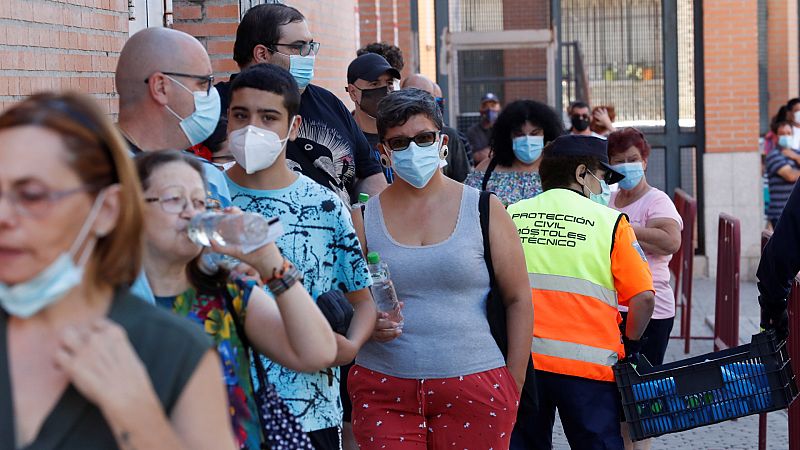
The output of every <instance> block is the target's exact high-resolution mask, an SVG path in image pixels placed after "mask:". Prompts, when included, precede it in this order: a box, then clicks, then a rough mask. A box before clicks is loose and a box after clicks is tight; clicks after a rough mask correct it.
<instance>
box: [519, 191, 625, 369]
mask: <svg viewBox="0 0 800 450" xmlns="http://www.w3.org/2000/svg"><path fill="white" fill-rule="evenodd" d="M508 212H509V214H511V217H512V220H513V221H514V223H515V224H516V226H517V232H518V233H519V237H520V240H521V241H522V248H523V250H524V252H525V261H526V264H527V268H528V278H529V281H530V285H531V296H532V301H533V308H534V325H533V342H532V344H531V353H532V354H533V365H534V367H535V368H536V369H537V370H544V371H547V372H553V373H559V374H564V375H572V376H576V377H582V378H589V379H593V380H602V381H614V374H613V372H612V369H611V366H613V365H614V364H615V363H616V362H617V361H618V360H619V359H621V358H623V357H624V353H625V350H624V347H623V345H622V339H621V333H620V330H619V323H620V322H621V320H622V319H621V317H620V315H619V312H618V310H617V292H616V289H615V287H614V277H613V274H612V272H611V250H612V246H613V244H614V233H615V230H616V226H617V223H618V222H619V220H620V218H621V217H622V216H623V214H621V213H620V212H619V211H615V210H613V209H611V208H608V207H605V206H603V205H600V204H598V203H595V202H593V201H591V200H589V199H587V198H586V197H584V196H582V195H580V194H578V193H577V192H574V191H571V190H568V189H551V190H548V191H546V192H544V193H542V194H540V195H538V196H536V197H534V198H531V199H527V200H522V201H520V202H518V203H515V204H514V205H511V206H509V207H508Z"/></svg>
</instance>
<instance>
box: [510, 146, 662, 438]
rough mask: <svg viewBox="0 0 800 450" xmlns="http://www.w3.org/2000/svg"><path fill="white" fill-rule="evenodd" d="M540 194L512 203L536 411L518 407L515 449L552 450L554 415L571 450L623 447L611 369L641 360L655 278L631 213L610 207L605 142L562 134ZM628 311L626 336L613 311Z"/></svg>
mask: <svg viewBox="0 0 800 450" xmlns="http://www.w3.org/2000/svg"><path fill="white" fill-rule="evenodd" d="M540 173H541V176H542V188H543V190H544V192H543V193H542V194H540V195H538V196H536V197H534V198H531V199H527V200H522V201H520V202H518V203H515V204H513V205H511V206H509V207H508V212H509V214H511V218H512V220H513V221H514V223H515V224H516V226H517V232H518V234H519V237H520V240H521V241H522V248H523V250H524V252H525V261H526V265H527V269H528V279H529V281H530V286H531V295H532V298H533V306H534V310H535V311H536V314H535V317H534V328H533V329H534V332H533V343H532V346H531V352H532V354H533V365H534V368H535V369H536V388H537V390H538V393H537V394H538V398H539V409H538V411H522V410H521V411H520V412H519V415H518V418H517V426H516V427H515V429H514V434H513V435H512V438H511V449H549V448H551V447H552V429H553V422H554V420H555V411H556V409H558V412H559V417H561V422H562V424H563V425H564V431H565V433H566V435H567V439H568V440H569V443H570V446H571V447H572V448H580V449H611V448H613V449H622V448H623V442H622V436H621V434H620V424H619V421H620V414H619V410H620V399H619V393H618V392H617V388H616V385H615V384H614V374H613V372H612V366H613V365H614V364H615V363H617V362H618V361H620V360H621V359H623V358H625V357H626V355H627V356H628V357H631V356H633V355H635V354H638V352H639V349H640V347H641V344H640V343H639V338H640V337H641V335H642V333H643V332H644V330H645V328H646V327H647V323H648V322H649V320H650V316H651V314H652V313H653V305H654V291H653V279H652V276H651V274H650V269H649V268H648V266H647V260H646V258H645V256H644V252H643V251H642V249H641V247H640V246H639V243H638V242H637V241H636V236H635V235H634V232H633V228H632V227H631V225H630V224H629V223H628V219H627V216H625V214H622V213H620V212H619V211H614V210H613V209H611V208H609V207H608V206H607V205H608V199H609V197H610V195H611V192H610V189H609V187H608V184H613V183H616V182H618V181H620V180H621V179H622V178H623V177H622V175H620V174H619V173H617V172H615V171H614V170H612V169H611V168H610V167H609V165H608V154H607V151H606V141H605V140H602V139H599V138H595V137H591V136H578V135H569V136H561V137H559V138H557V139H556V140H554V141H553V142H552V143H550V144H549V145H548V146H547V147H546V148H545V149H544V156H543V157H542V163H541V167H540ZM619 305H623V306H627V307H628V308H629V312H628V322H627V326H626V330H625V334H624V335H621V334H620V329H619V323H620V322H621V317H620V314H619V311H618V310H617V307H618V306H619Z"/></svg>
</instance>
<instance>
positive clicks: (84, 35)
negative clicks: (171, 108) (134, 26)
mask: <svg viewBox="0 0 800 450" xmlns="http://www.w3.org/2000/svg"><path fill="white" fill-rule="evenodd" d="M0 20H2V22H0V23H2V24H0V109H5V108H6V107H8V106H10V105H12V104H13V103H15V102H17V101H19V100H21V99H23V98H24V97H26V96H28V95H30V94H33V93H35V92H39V91H44V90H56V91H60V90H77V91H82V92H88V93H91V94H92V95H94V96H95V97H96V98H97V99H98V102H99V103H100V105H101V106H102V107H103V108H104V110H105V111H106V112H108V113H111V114H116V113H117V111H118V105H117V101H116V97H115V94H114V92H115V89H114V70H115V69H116V65H117V57H118V56H119V51H120V50H121V49H122V46H123V44H124V43H125V39H127V37H128V3H127V1H126V0H77V1H76V0H72V1H66V0H64V1H56V0H0Z"/></svg>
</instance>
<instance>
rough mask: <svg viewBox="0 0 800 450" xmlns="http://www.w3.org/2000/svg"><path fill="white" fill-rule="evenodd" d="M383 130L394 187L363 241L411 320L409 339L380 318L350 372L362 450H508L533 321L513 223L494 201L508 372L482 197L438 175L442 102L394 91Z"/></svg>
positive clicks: (367, 220) (371, 207)
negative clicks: (490, 314) (397, 449)
mask: <svg viewBox="0 0 800 450" xmlns="http://www.w3.org/2000/svg"><path fill="white" fill-rule="evenodd" d="M377 125H378V134H379V137H380V141H381V143H380V149H381V163H382V164H383V165H384V166H387V167H391V168H392V169H393V170H394V173H395V175H396V177H395V181H394V183H393V184H392V185H391V186H389V187H388V188H387V189H386V190H384V191H383V192H382V193H381V194H380V195H379V196H377V197H373V198H372V199H370V201H369V202H368V203H367V207H366V211H365V217H364V227H365V235H366V242H367V246H368V250H369V251H371V252H372V251H374V252H378V253H379V254H380V257H381V260H382V261H384V262H385V263H386V264H387V265H388V268H389V272H390V273H391V278H392V281H393V283H394V286H395V288H396V291H397V297H398V298H399V299H400V300H401V301H403V302H404V309H403V315H404V317H405V321H404V324H403V328H402V330H400V329H399V326H398V325H399V324H397V323H394V322H392V321H390V320H389V319H388V316H387V315H386V314H382V315H381V317H380V318H379V319H378V324H377V327H376V331H375V333H374V335H373V340H372V341H371V342H368V343H367V344H366V345H365V346H364V347H363V348H362V349H361V351H360V352H359V353H358V356H357V358H356V365H355V366H354V367H353V368H352V369H351V371H350V378H349V382H348V388H349V391H350V395H351V399H352V400H353V405H354V407H353V414H352V417H353V422H352V423H353V431H354V434H355V436H356V441H358V443H359V444H360V445H362V446H365V447H367V446H368V447H370V448H378V447H380V446H381V445H385V446H392V445H397V443H398V442H413V443H417V444H418V445H421V446H425V445H427V447H428V448H431V447H433V448H450V447H452V446H457V448H466V447H470V448H471V447H473V446H477V447H482V448H491V447H494V448H508V445H509V438H510V434H511V429H512V427H513V424H514V421H515V419H516V412H517V405H518V403H519V392H520V389H521V387H522V384H523V381H524V378H525V370H526V367H527V362H528V358H529V355H530V342H531V331H532V323H533V309H532V305H531V294H530V290H529V287H528V279H527V273H526V271H525V259H524V257H523V254H522V247H521V245H520V242H519V238H518V237H517V233H516V230H515V228H514V225H513V223H512V222H511V218H510V217H509V216H508V214H507V213H506V212H505V209H504V208H503V205H502V204H501V203H500V201H498V200H497V198H490V227H489V229H490V233H489V235H490V242H491V247H492V253H493V256H494V257H493V258H492V262H493V264H494V267H495V269H496V270H495V273H496V279H497V283H498V285H499V290H500V291H501V292H502V293H503V302H504V304H505V306H506V314H507V320H508V343H509V344H508V359H507V361H508V363H507V364H506V361H505V360H504V358H503V354H502V353H501V351H500V349H499V348H498V346H497V344H496V342H495V340H494V339H493V337H492V334H491V332H490V327H489V323H488V321H487V316H486V302H487V295H488V294H489V291H490V281H489V280H490V278H489V272H488V270H487V267H486V264H485V261H484V254H483V243H482V233H481V225H480V218H479V212H478V211H479V210H478V202H479V197H480V192H479V191H478V190H477V189H474V188H470V187H467V186H464V185H463V184H461V183H458V182H456V181H453V180H450V179H448V178H447V177H445V176H444V175H443V174H442V172H441V170H439V162H440V161H441V160H442V159H444V158H445V156H446V153H447V136H446V135H444V134H442V133H441V129H442V116H441V112H440V110H439V108H438V107H437V105H436V102H435V100H434V98H433V97H432V96H431V95H430V94H428V93H426V92H424V91H421V90H418V89H406V90H402V91H397V92H393V93H391V94H389V95H388V96H387V97H386V98H385V99H384V100H382V101H381V103H380V105H379V110H378V118H377ZM501 255H502V256H501ZM423 384H424V387H423ZM420 424H426V425H425V426H423V427H421V428H420ZM454 448H455V447H454Z"/></svg>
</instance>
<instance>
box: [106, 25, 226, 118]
mask: <svg viewBox="0 0 800 450" xmlns="http://www.w3.org/2000/svg"><path fill="white" fill-rule="evenodd" d="M155 72H179V73H187V74H193V75H208V74H210V73H211V61H210V60H209V58H208V53H206V50H205V48H204V47H203V44H201V43H200V42H199V41H198V40H197V39H195V38H194V37H193V36H191V35H189V34H186V33H184V32H182V31H178V30H173V29H170V28H145V29H144V30H142V31H139V32H138V33H136V34H134V35H133V36H131V37H130V39H128V41H127V42H126V43H125V46H124V47H123V48H122V52H121V53H120V55H119V61H118V63H117V72H116V84H117V93H118V94H119V101H120V108H126V107H129V106H131V105H132V104H136V103H138V102H139V101H141V100H142V99H143V98H144V97H145V96H146V94H147V92H148V86H147V84H145V83H144V80H145V79H147V78H148V77H150V76H151V75H152V74H153V73H155Z"/></svg>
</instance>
